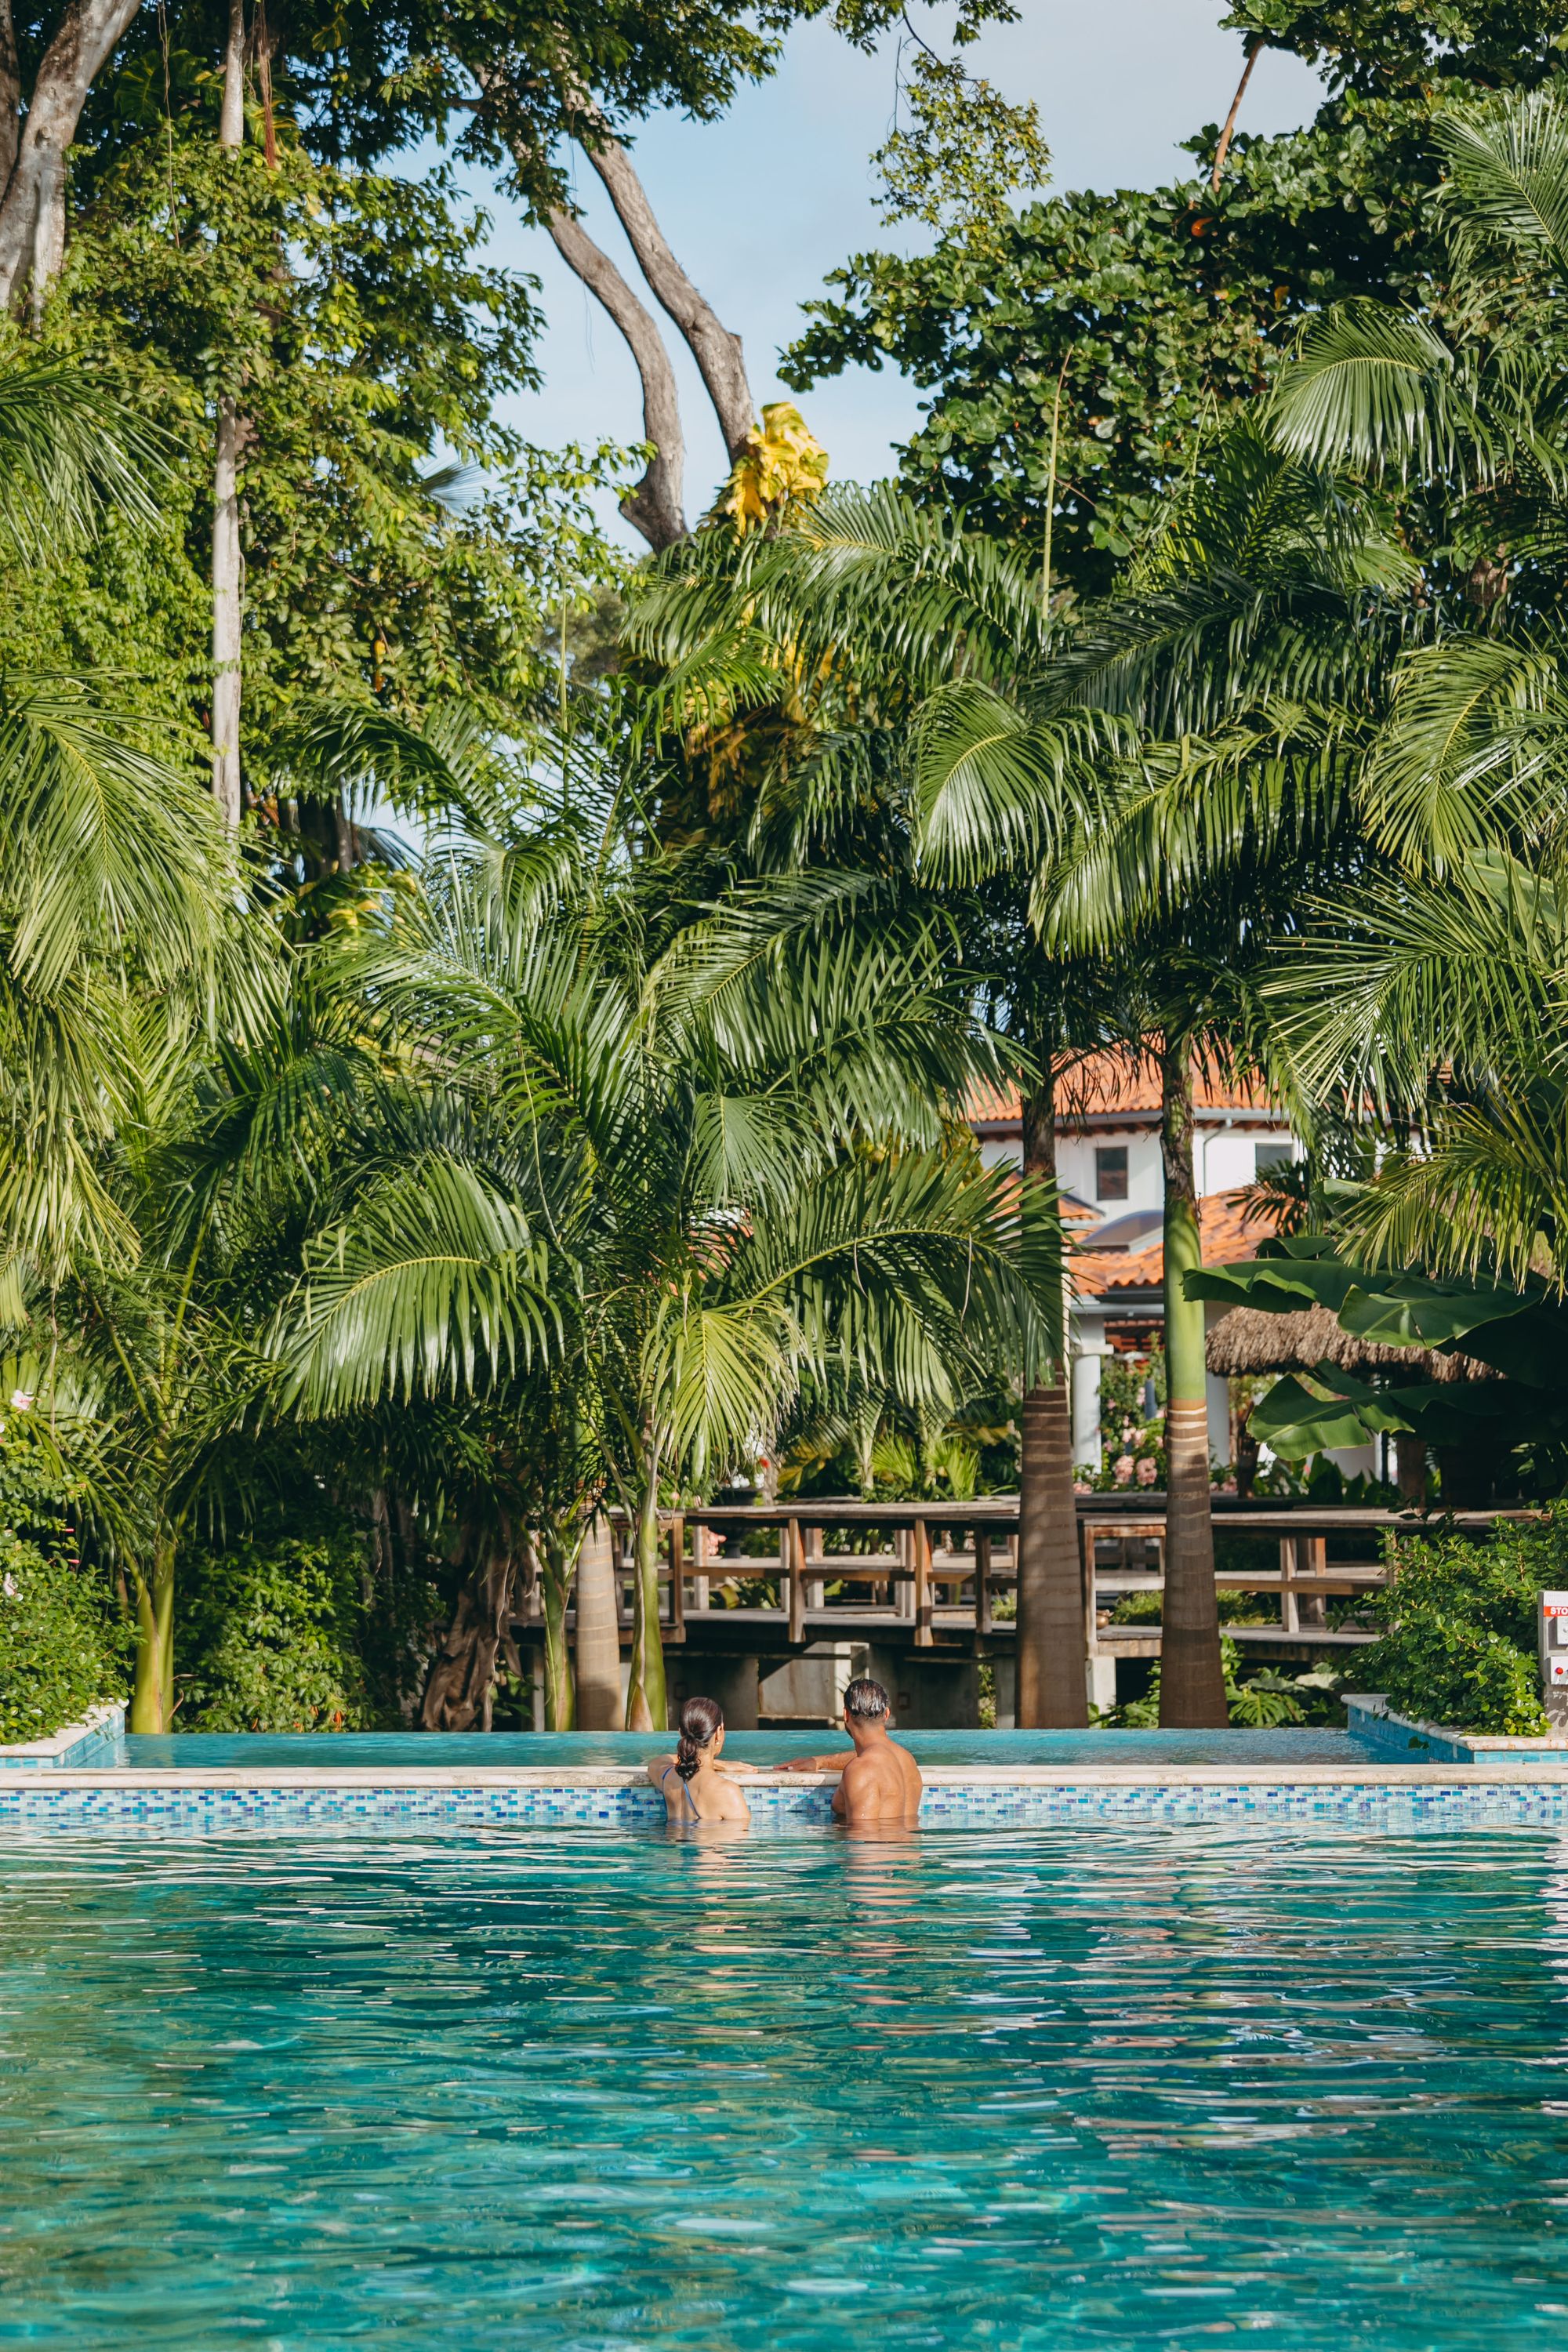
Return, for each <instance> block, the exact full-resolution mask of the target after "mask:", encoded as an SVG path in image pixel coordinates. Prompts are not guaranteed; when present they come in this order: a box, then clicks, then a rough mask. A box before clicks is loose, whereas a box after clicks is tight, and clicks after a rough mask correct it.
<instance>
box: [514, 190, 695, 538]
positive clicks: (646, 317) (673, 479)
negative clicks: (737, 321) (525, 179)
mask: <svg viewBox="0 0 1568 2352" xmlns="http://www.w3.org/2000/svg"><path fill="white" fill-rule="evenodd" d="M544 226H546V228H547V229H548V230H549V231H550V234H551V236H552V238H553V240H554V243H555V249H556V251H557V252H558V253H559V254H560V256H561V257H562V259H563V261H564V262H565V264H566V266H567V268H569V269H572V270H574V271H575V272H576V274H577V276H578V277H579V278H581V279H582V281H583V283H584V286H585V287H586V288H587V289H588V291H589V292H590V293H591V294H592V295H594V296H595V299H597V300H598V301H599V302H601V303H602V304H603V305H604V307H605V310H607V311H608V312H609V314H610V316H611V318H612V319H613V320H615V322H616V326H617V327H618V328H619V329H620V331H621V332H622V334H623V335H624V336H625V337H626V342H627V345H628V346H629V348H630V351H631V354H632V357H633V359H634V360H636V362H637V373H638V375H639V376H641V378H642V413H643V436H644V438H645V439H646V440H648V441H651V442H652V444H653V450H654V454H653V458H652V460H651V462H650V464H649V466H648V468H647V472H646V473H645V474H644V476H643V478H642V479H641V481H640V482H638V483H637V487H636V488H634V489H631V490H628V491H627V493H626V497H625V498H624V499H622V500H621V512H622V513H623V514H624V515H625V517H626V520H627V521H628V522H629V523H630V524H631V525H632V526H633V528H634V529H635V530H639V531H640V532H641V533H642V535H643V537H644V539H646V540H647V543H648V545H649V546H650V547H652V548H660V547H671V546H673V545H674V543H675V541H677V540H678V539H684V538H685V537H686V517H685V515H684V514H683V513H682V511H681V503H680V502H681V491H682V480H683V477H684V474H685V470H686V444H685V440H684V437H683V436H682V434H681V430H680V404H679V398H678V395H677V393H676V388H675V371H674V369H673V368H672V367H671V366H670V364H669V354H668V352H667V351H666V350H665V348H664V338H663V337H662V336H661V335H660V333H659V331H658V327H657V326H656V325H655V324H654V321H653V318H652V315H651V313H650V312H649V311H648V310H646V309H645V308H644V306H643V304H642V303H641V302H639V301H638V299H637V296H636V295H635V294H634V293H633V291H632V289H631V288H630V287H629V286H628V285H627V284H626V279H625V278H623V277H622V276H621V273H620V271H619V270H618V269H617V268H616V265H615V263H614V262H613V261H612V260H611V259H610V257H609V255H608V254H607V253H605V252H602V251H601V250H600V248H599V247H598V246H596V245H595V242H594V240H593V238H592V237H591V236H589V235H588V233H587V231H586V229H585V228H584V226H583V224H582V222H581V221H578V220H574V219H573V217H572V215H571V214H570V213H568V212H563V210H562V209H561V207H560V206H559V205H557V206H555V207H554V208H552V211H551V212H549V213H548V214H547V215H546V216H545V223H544Z"/></svg>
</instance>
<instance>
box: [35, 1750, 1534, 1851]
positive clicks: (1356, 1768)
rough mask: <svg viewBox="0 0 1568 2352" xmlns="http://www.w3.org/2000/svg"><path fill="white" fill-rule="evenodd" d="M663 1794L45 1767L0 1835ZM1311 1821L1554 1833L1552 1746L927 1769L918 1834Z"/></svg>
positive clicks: (237, 1825) (615, 1770) (585, 1812)
mask: <svg viewBox="0 0 1568 2352" xmlns="http://www.w3.org/2000/svg"><path fill="white" fill-rule="evenodd" d="M834 1785H835V1776H833V1775H831V1774H828V1773H804V1772H803V1773H790V1774H788V1775H787V1776H780V1777H779V1778H777V1779H774V1778H773V1777H772V1776H771V1775H767V1774H761V1775H758V1776H756V1777H755V1778H750V1777H749V1778H748V1780H747V1781H746V1783H745V1788H746V1795H747V1800H748V1801H749V1803H750V1805H751V1808H752V1826H753V1829H755V1830H760V1831H762V1832H778V1833H788V1832H798V1831H801V1830H809V1829H814V1828H819V1827H822V1826H825V1825H826V1824H827V1822H829V1820H830V1818H831V1817H830V1813H829V1802H830V1799H831V1795H832V1791H833V1788H834ZM664 1819H665V1809H664V1800H663V1798H662V1796H661V1795H660V1794H659V1792H658V1790H655V1789H653V1788H651V1787H650V1786H649V1784H648V1782H647V1779H646V1778H645V1776H644V1775H643V1773H642V1772H641V1771H640V1770H638V1769H633V1768H631V1767H627V1766H614V1765H598V1766H584V1767H580V1768H576V1769H573V1768H570V1767H560V1766H554V1767H540V1768H535V1769H515V1768H514V1769H488V1770H487V1769H483V1768H475V1769H468V1770H465V1771H455V1770H443V1769H423V1770H421V1769H410V1770H406V1771H386V1770H374V1771H373V1770H368V1769H362V1770H355V1769H352V1768H348V1767H342V1766H340V1767H335V1768H330V1769H320V1770H304V1769H289V1770H272V1771H268V1770H266V1769H252V1770H248V1771H240V1770H217V1769H210V1770H200V1769H193V1770H180V1771H169V1770H160V1771H143V1770H137V1769H133V1768H132V1769H127V1768H125V1767H121V1768H120V1769H114V1770H110V1771H69V1770H67V1771H59V1770H56V1771H51V1772H47V1773H38V1774H32V1773H28V1774H18V1775H17V1776H16V1780H15V1781H14V1782H12V1783H9V1784H7V1783H5V1782H4V1781H0V1834H4V1833H5V1832H8V1831H10V1832H15V1831H44V1830H53V1831H60V1832H83V1833H91V1832H113V1833H117V1834H123V1833H126V1832H137V1831H144V1832H151V1833H153V1834H173V1835H179V1834H182V1833H184V1834H194V1835H215V1834H221V1833H223V1832H229V1831H247V1830H248V1831H259V1832H268V1833H272V1834H284V1833H287V1832H290V1831H306V1832H313V1833H321V1832H333V1831H342V1832H350V1833H364V1832H376V1831H379V1832H384V1833H386V1834H395V1833H396V1832H399V1831H405V1830H414V1831H421V1830H440V1829H452V1830H472V1829H486V1828H521V1827H542V1828H572V1827H583V1828H605V1827H609V1828H616V1827H623V1828H633V1827H636V1828H647V1827H655V1826H658V1824H659V1823H661V1822H663V1821H664ZM1074 1822H1081V1823H1083V1824H1085V1825H1089V1824H1096V1823H1099V1824H1108V1825H1116V1824H1120V1825H1123V1826H1127V1827H1139V1826H1173V1827H1174V1826H1182V1825H1193V1824H1200V1823H1205V1822H1214V1823H1226V1822H1230V1823H1235V1824H1237V1825H1258V1824H1261V1823H1267V1822H1279V1823H1280V1824H1281V1825H1285V1824H1290V1825H1294V1826H1301V1827H1316V1828H1320V1829H1324V1830H1334V1829H1346V1830H1361V1831H1370V1832H1376V1831H1380V1830H1383V1831H1395V1832H1398V1831H1409V1830H1421V1829H1438V1830H1457V1829H1508V1828H1536V1829H1552V1828H1562V1827H1568V1757H1565V1758H1563V1760H1562V1762H1561V1764H1560V1765H1559V1766H1558V1769H1552V1765H1551V1764H1549V1763H1547V1762H1546V1760H1545V1759H1542V1760H1540V1761H1536V1760H1534V1759H1530V1760H1528V1761H1527V1760H1525V1759H1519V1760H1516V1759H1513V1758H1512V1757H1510V1758H1509V1759H1506V1760H1504V1759H1498V1760H1495V1761H1493V1760H1491V1759H1487V1760H1484V1761H1477V1762H1475V1763H1470V1764H1464V1765H1460V1766H1455V1765H1454V1764H1452V1763H1437V1762H1431V1763H1398V1762H1394V1761H1393V1760H1392V1759H1389V1760H1385V1759H1383V1758H1381V1757H1379V1758H1375V1759H1373V1758H1370V1757H1369V1758H1368V1759H1365V1760H1364V1761H1357V1762H1353V1763H1344V1764H1338V1763H1336V1764H1277V1765H1263V1764H1257V1765H1244V1764H1240V1763H1237V1764H1236V1765H1185V1766H1184V1765H1177V1764H1153V1763H1150V1764H1124V1765H1110V1764H1107V1765H1095V1766H1058V1765H1016V1766H1012V1767H1009V1768H1008V1769H1005V1770H1003V1769H994V1768H989V1767H980V1766H962V1767H961V1766H952V1767H946V1768H942V1767H935V1766H933V1767H931V1768H929V1769H927V1770H926V1773H925V1798H924V1801H923V1803H922V1805H921V1827H922V1828H930V1829H933V1830H940V1829H944V1828H952V1829H963V1828H975V1829H979V1828H986V1827H995V1828H1026V1827H1032V1826H1039V1827H1047V1826H1051V1825H1064V1824H1071V1823H1074Z"/></svg>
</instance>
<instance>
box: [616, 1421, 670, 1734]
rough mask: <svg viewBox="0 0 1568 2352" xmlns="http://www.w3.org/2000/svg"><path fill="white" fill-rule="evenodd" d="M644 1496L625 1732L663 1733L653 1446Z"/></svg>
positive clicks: (635, 1556) (637, 1526) (636, 1545)
mask: <svg viewBox="0 0 1568 2352" xmlns="http://www.w3.org/2000/svg"><path fill="white" fill-rule="evenodd" d="M642 1472H643V1475H642V1493H641V1496H640V1497H639V1500H638V1504H637V1519H636V1521H635V1523H634V1526H633V1528H632V1571H633V1580H632V1671H631V1680H630V1682H629V1683H628V1685H627V1686H626V1729H627V1730H628V1731H664V1730H666V1729H667V1728H668V1722H669V1702H668V1697H667V1696H666V1693H665V1684H664V1643H663V1641H662V1639H661V1638H660V1634H659V1630H658V1451H657V1449H656V1448H654V1447H652V1446H650V1447H649V1448H648V1450H647V1454H645V1456H644V1459H643V1465H642Z"/></svg>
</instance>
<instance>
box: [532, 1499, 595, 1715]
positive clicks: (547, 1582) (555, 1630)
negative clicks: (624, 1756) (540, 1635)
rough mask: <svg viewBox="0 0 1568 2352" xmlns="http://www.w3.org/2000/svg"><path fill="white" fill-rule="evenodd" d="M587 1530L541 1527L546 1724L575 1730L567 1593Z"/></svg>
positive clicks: (574, 1696) (575, 1710)
mask: <svg viewBox="0 0 1568 2352" xmlns="http://www.w3.org/2000/svg"><path fill="white" fill-rule="evenodd" d="M583 1537H584V1528H583V1527H582V1526H581V1525H580V1524H579V1526H578V1527H577V1528H576V1529H575V1530H574V1535H573V1536H570V1537H569V1536H568V1535H567V1534H566V1532H565V1531H564V1530H563V1528H559V1527H553V1526H547V1527H545V1528H542V1530H541V1533H540V1538H539V1555H540V1558H539V1565H540V1571H541V1573H540V1583H541V1586H542V1591H543V1597H544V1728H545V1729H546V1731H575V1730H576V1728H577V1692H576V1688H575V1685H574V1683H573V1680H572V1655H571V1652H570V1651H569V1650H568V1649H567V1646H566V1597H567V1595H568V1593H569V1592H570V1591H571V1590H572V1577H573V1573H574V1570H575V1569H576V1566H577V1559H578V1555H579V1554H580V1552H581V1551H582V1549H583Z"/></svg>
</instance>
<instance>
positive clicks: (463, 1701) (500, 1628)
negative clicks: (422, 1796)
mask: <svg viewBox="0 0 1568 2352" xmlns="http://www.w3.org/2000/svg"><path fill="white" fill-rule="evenodd" d="M516 1586H517V1560H516V1557H515V1555H514V1553H513V1549H512V1546H511V1543H510V1538H508V1536H507V1535H506V1534H505V1533H504V1532H502V1533H501V1534H500V1535H496V1536H489V1537H487V1538H485V1541H484V1546H483V1549H482V1551H481V1552H480V1555H479V1564H478V1566H477V1567H476V1568H475V1569H474V1570H473V1571H472V1573H471V1574H470V1575H469V1576H468V1578H467V1579H466V1580H465V1581H464V1584H463V1588H462V1591H460V1592H459V1593H458V1606H457V1608H456V1610H455V1611H454V1612H453V1616H452V1622H451V1624H450V1625H449V1626H448V1627H447V1634H446V1638H445V1640H444V1641H443V1642H442V1644H441V1647H440V1649H439V1650H438V1651H437V1654H436V1655H435V1657H434V1658H432V1659H431V1661H430V1671H429V1675H428V1676H427V1677H426V1684H425V1695H424V1697H423V1698H422V1699H421V1701H420V1705H419V1727H420V1729H421V1730H422V1731H472V1730H474V1729H475V1728H476V1727H483V1728H485V1729H486V1730H488V1729H489V1711H490V1707H491V1705H492V1703H493V1693H494V1690H495V1680H496V1659H497V1657H498V1656H499V1655H500V1648H501V1644H502V1643H503V1642H504V1640H505V1639H506V1634H507V1629H508V1627H509V1626H510V1623H511V1619H512V1609H513V1601H514V1598H515V1593H516Z"/></svg>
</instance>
